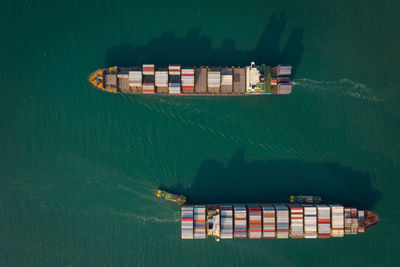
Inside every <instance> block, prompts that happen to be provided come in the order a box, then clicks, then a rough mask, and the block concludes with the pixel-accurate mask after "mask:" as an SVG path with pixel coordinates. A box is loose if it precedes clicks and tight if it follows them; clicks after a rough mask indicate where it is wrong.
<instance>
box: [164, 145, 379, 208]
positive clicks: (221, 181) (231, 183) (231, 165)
mask: <svg viewBox="0 0 400 267" xmlns="http://www.w3.org/2000/svg"><path fill="white" fill-rule="evenodd" d="M162 188H164V189H166V190H170V191H172V192H175V193H180V194H184V195H186V196H187V198H188V202H189V203H191V204H205V203H267V202H289V196H290V195H291V194H315V195H320V196H322V198H323V200H325V201H329V202H335V203H338V204H344V205H350V206H357V207H361V208H366V209H371V208H372V207H373V206H374V205H375V204H377V202H378V201H379V200H380V199H381V196H382V194H381V193H380V192H379V191H377V190H375V189H374V188H372V185H371V176H370V175H368V174H367V173H364V172H359V171H354V170H351V169H350V168H347V167H343V166H341V165H340V164H338V163H305V162H301V161H299V160H270V161H261V160H254V161H247V160H246V159H245V155H244V151H243V150H241V149H240V150H238V151H237V152H236V153H235V154H234V155H233V156H232V158H231V159H230V160H229V161H228V162H227V163H226V164H225V163H224V162H221V161H218V160H214V159H207V160H204V161H203V162H201V164H200V167H199V169H198V171H197V174H196V176H195V179H194V182H193V184H192V185H191V186H190V187H189V188H185V187H184V186H182V185H176V186H165V185H164V186H162Z"/></svg>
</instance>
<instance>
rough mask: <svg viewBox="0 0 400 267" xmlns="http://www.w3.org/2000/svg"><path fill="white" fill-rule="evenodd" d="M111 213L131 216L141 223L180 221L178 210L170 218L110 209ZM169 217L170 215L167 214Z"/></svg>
mask: <svg viewBox="0 0 400 267" xmlns="http://www.w3.org/2000/svg"><path fill="white" fill-rule="evenodd" d="M111 214H114V215H117V216H123V217H129V218H132V219H134V220H136V221H138V222H141V223H148V222H156V223H176V222H179V221H180V218H179V214H178V212H177V213H176V214H174V216H173V217H174V218H171V219H166V218H159V217H155V216H144V215H139V214H136V213H133V212H120V211H111ZM168 217H170V216H168Z"/></svg>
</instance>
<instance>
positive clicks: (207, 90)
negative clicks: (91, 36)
mask: <svg viewBox="0 0 400 267" xmlns="http://www.w3.org/2000/svg"><path fill="white" fill-rule="evenodd" d="M291 71H292V66H290V65H283V64H281V65H278V66H276V67H269V66H266V65H265V64H262V65H260V66H257V65H255V63H254V62H251V64H250V65H249V66H244V67H240V66H238V67H235V66H233V67H209V66H201V67H182V66H181V65H168V67H156V66H155V65H154V64H143V65H142V66H135V67H127V68H126V67H117V66H114V67H110V68H105V69H99V70H97V71H95V72H93V73H92V74H91V75H90V76H89V77H88V81H89V83H90V84H91V85H92V86H94V87H95V88H97V89H99V90H102V91H106V92H110V93H123V94H150V95H154V94H158V95H192V96H201V95H208V96H218V95H222V96H223V95H225V96H227V95H260V94H261V95H268V94H290V93H291V92H292V82H291V79H290V75H291Z"/></svg>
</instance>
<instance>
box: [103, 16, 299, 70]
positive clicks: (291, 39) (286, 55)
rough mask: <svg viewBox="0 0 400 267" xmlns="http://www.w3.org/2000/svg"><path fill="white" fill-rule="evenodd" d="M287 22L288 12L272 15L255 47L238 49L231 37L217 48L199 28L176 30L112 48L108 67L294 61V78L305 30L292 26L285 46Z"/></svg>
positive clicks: (225, 64) (240, 64)
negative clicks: (180, 34) (142, 42)
mask: <svg viewBox="0 0 400 267" xmlns="http://www.w3.org/2000/svg"><path fill="white" fill-rule="evenodd" d="M286 22H287V16H286V14H285V12H282V13H281V14H280V15H278V16H276V15H273V16H271V18H270V19H269V21H268V22H267V24H266V26H265V28H264V30H263V32H262V34H261V37H260V38H259V39H258V40H255V41H254V44H250V45H254V48H253V49H251V50H238V49H237V48H236V42H235V40H231V39H228V40H225V41H223V42H222V45H221V46H220V47H217V48H213V45H212V40H211V38H209V37H206V36H204V35H203V34H202V33H201V32H202V31H201V30H198V29H194V30H191V31H189V32H188V33H187V34H186V36H184V37H182V38H180V37H176V36H175V35H174V33H172V32H165V33H164V34H162V35H161V36H159V37H154V38H152V39H151V40H150V41H149V43H148V44H147V45H142V46H132V45H130V44H121V45H118V46H115V47H113V48H111V49H109V50H108V51H107V54H106V59H105V66H104V67H110V66H122V67H129V66H136V65H141V64H146V63H154V64H155V65H158V66H167V65H168V64H181V65H183V66H193V65H196V66H238V65H239V66H244V65H248V64H249V63H250V62H251V61H255V62H256V63H258V64H261V63H265V64H266V65H270V66H274V65H277V64H282V63H286V64H291V65H292V66H293V69H292V77H293V78H294V77H295V75H296V70H297V67H298V65H299V63H300V61H301V58H302V55H303V52H304V46H303V44H302V42H303V33H304V29H303V28H300V27H297V28H294V29H292V31H291V32H290V34H289V35H288V39H287V41H286V43H285V45H281V42H282V36H283V33H284V29H285V25H286Z"/></svg>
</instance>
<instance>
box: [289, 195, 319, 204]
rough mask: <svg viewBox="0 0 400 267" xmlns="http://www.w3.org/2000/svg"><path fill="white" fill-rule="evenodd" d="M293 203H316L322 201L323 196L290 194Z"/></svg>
mask: <svg viewBox="0 0 400 267" xmlns="http://www.w3.org/2000/svg"><path fill="white" fill-rule="evenodd" d="M290 202H291V203H308V204H315V203H321V202H322V198H321V197H320V196H303V195H298V196H296V195H292V196H290Z"/></svg>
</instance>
